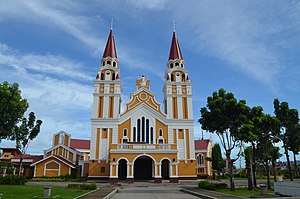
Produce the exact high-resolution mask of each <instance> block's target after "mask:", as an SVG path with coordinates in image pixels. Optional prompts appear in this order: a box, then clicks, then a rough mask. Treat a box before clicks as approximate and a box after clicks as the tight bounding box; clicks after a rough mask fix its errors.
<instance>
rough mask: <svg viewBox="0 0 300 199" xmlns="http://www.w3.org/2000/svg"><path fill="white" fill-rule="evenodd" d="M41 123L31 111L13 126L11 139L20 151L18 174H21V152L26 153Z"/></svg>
mask: <svg viewBox="0 0 300 199" xmlns="http://www.w3.org/2000/svg"><path fill="white" fill-rule="evenodd" d="M41 125H42V121H41V120H36V118H35V115H34V113H33V112H31V113H29V116H28V119H27V118H25V117H23V119H22V122H21V124H20V125H19V126H16V127H15V130H14V132H13V135H12V137H11V139H12V140H15V141H16V147H17V148H18V149H20V151H21V157H20V168H19V175H21V168H22V162H23V154H25V153H26V150H27V148H28V146H29V143H30V141H31V140H33V139H34V138H36V136H37V135H38V134H39V132H40V127H41Z"/></svg>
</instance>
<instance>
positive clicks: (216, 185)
mask: <svg viewBox="0 0 300 199" xmlns="http://www.w3.org/2000/svg"><path fill="white" fill-rule="evenodd" d="M198 188H199V189H207V190H212V191H214V190H216V189H225V188H227V184H226V183H212V182H209V181H208V180H203V181H200V182H199V183H198Z"/></svg>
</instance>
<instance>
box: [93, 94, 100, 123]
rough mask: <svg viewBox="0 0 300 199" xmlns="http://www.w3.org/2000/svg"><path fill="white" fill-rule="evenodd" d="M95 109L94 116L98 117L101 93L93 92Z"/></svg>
mask: <svg viewBox="0 0 300 199" xmlns="http://www.w3.org/2000/svg"><path fill="white" fill-rule="evenodd" d="M93 95H94V97H93V109H92V118H98V111H99V108H98V105H99V94H96V93H94V94H93Z"/></svg>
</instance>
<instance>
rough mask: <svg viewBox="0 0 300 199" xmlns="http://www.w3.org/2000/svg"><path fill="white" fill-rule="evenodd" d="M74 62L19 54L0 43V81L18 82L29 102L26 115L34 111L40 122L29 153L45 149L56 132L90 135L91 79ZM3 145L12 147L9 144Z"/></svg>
mask: <svg viewBox="0 0 300 199" xmlns="http://www.w3.org/2000/svg"><path fill="white" fill-rule="evenodd" d="M75 63H78V62H76V61H75V60H71V59H67V58H64V57H61V56H54V55H36V54H22V53H20V52H18V51H16V50H14V49H11V48H9V47H7V46H6V45H5V44H0V69H1V70H0V74H1V78H0V80H1V81H4V80H6V81H8V82H10V83H12V82H18V83H19V84H20V89H21V91H22V96H23V97H24V98H26V99H27V100H28V102H29V105H30V108H29V110H28V112H29V111H33V112H35V113H36V117H37V118H38V119H41V120H42V121H43V125H42V129H41V133H40V135H39V136H38V137H37V138H36V140H34V141H33V142H32V143H31V146H30V150H32V151H29V152H33V153H36V152H38V151H40V152H41V149H45V148H47V147H49V146H50V144H51V142H52V134H53V133H56V132H58V131H60V130H65V131H67V132H70V133H71V134H72V136H74V137H80V138H88V137H89V136H90V121H89V118H90V115H91V114H90V111H91V104H92V86H91V84H92V77H90V76H89V75H88V74H86V73H84V72H83V71H82V68H83V66H82V65H81V64H75ZM69 70H71V71H72V73H69V72H68V71H69ZM88 79H89V80H90V81H89V80H88ZM82 118H84V119H82ZM4 143H6V144H7V145H10V146H14V143H13V142H4Z"/></svg>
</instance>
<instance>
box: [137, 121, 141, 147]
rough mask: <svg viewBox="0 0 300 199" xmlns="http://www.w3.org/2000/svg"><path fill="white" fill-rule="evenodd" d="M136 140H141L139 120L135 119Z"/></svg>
mask: <svg viewBox="0 0 300 199" xmlns="http://www.w3.org/2000/svg"><path fill="white" fill-rule="evenodd" d="M137 141H138V142H140V141H141V120H140V119H138V120H137Z"/></svg>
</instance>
